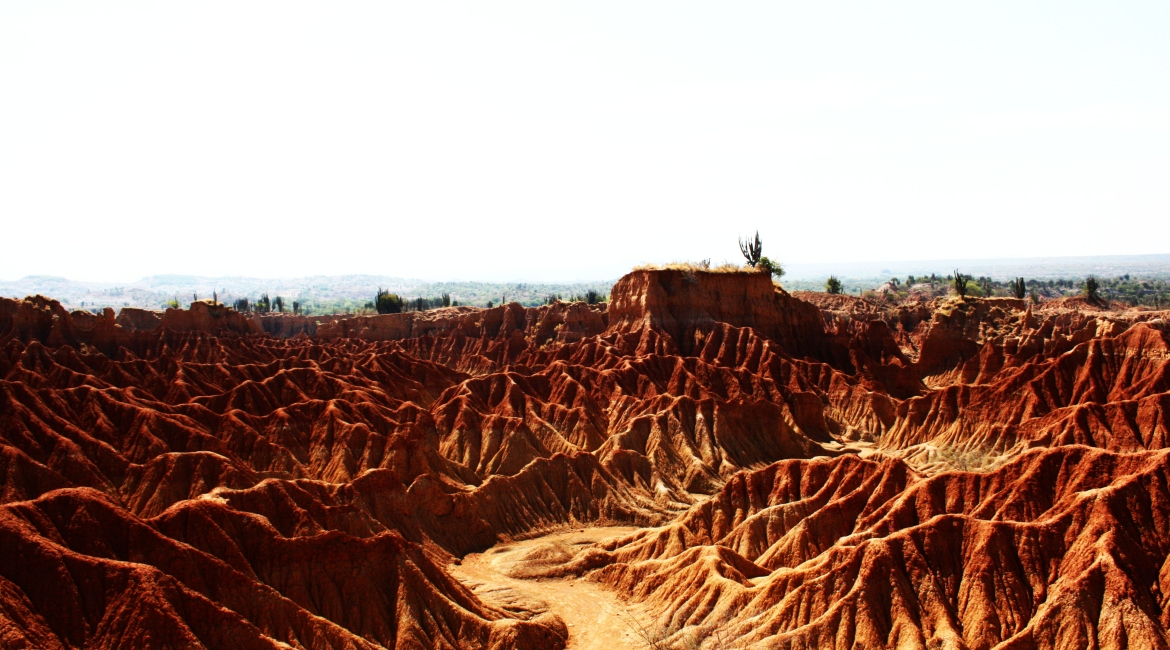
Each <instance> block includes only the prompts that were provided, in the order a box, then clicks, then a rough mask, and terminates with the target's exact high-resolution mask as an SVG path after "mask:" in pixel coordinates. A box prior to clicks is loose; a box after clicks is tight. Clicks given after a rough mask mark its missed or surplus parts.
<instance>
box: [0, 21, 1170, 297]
mask: <svg viewBox="0 0 1170 650" xmlns="http://www.w3.org/2000/svg"><path fill="white" fill-rule="evenodd" d="M1168 34H1170V3H1167V2H1150V3H1128V2H1127V3H1102V2H1094V3H1088V2H1067V1H1062V2H1050V3H1040V2H1030V3H1019V2H978V3H973V2H969V3H957V2H922V3H913V2H881V3H876V2H865V3H841V2H791V3H780V2H775V1H769V2H760V3H751V2H704V3H689V2H679V1H677V0H672V1H671V2H661V3H651V2H629V1H628V0H627V1H624V2H598V1H590V2H580V3H565V2H547V1H545V2H532V3H511V2H496V1H492V2H483V1H476V2H466V3H464V2H442V1H433V2H432V1H425V2H386V1H379V2H371V3H366V2H353V1H346V2H334V3H328V2H314V3H297V2H288V1H284V0H282V1H281V2H273V3H260V2H240V1H238V0H233V1H232V2H206V1H200V2H142V3H122V2H113V1H108V0H103V1H102V2H92V1H89V2H24V1H18V0H5V1H4V2H0V233H2V239H3V245H2V248H0V250H2V251H3V252H2V253H0V279H7V280H11V279H15V278H18V277H21V276H24V275H31V274H52V275H63V276H66V277H69V278H72V279H81V280H84V279H91V280H115V281H122V280H134V279H137V278H139V277H141V276H144V275H150V274H157V273H192V274H203V275H229V274H230V275H239V274H242V275H253V276H303V275H312V274H344V273H378V274H386V275H398V276H406V277H417V278H426V279H434V280H441V279H468V280H475V279H493V280H509V279H529V280H539V279H549V280H553V279H558V280H565V279H600V278H610V277H616V276H618V275H620V274H621V273H623V272H624V271H626V270H628V269H629V268H630V267H631V266H632V265H635V264H639V263H643V262H652V261H654V262H666V261H671V260H681V259H701V258H706V257H711V258H713V259H714V261H716V262H719V261H722V260H723V259H728V260H735V259H736V258H738V257H739V253H738V250H737V248H736V245H735V242H736V237H737V235H740V234H750V233H751V232H752V231H754V230H755V229H757V228H758V229H759V231H760V234H761V237H762V238H763V239H764V252H765V254H767V255H769V256H770V257H773V258H776V259H779V260H782V261H786V262H820V261H826V262H827V261H845V260H912V259H938V258H952V259H953V258H964V257H977V258H988V257H1024V256H1039V255H1093V254H1127V253H1164V252H1170V36H1168Z"/></svg>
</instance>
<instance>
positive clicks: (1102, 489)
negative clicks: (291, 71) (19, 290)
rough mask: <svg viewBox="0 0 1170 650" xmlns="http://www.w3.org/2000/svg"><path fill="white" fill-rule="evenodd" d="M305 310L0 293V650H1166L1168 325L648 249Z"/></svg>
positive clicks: (1142, 317) (1149, 316)
mask: <svg viewBox="0 0 1170 650" xmlns="http://www.w3.org/2000/svg"><path fill="white" fill-rule="evenodd" d="M309 325H310V324H309V323H307V322H306V323H300V322H299V321H298V322H293V323H275V324H274V323H269V322H263V321H257V320H256V319H255V318H252V317H248V316H246V315H243V314H237V313H236V312H234V311H232V310H230V309H227V308H225V307H222V306H218V305H213V304H207V303H196V304H195V305H193V306H192V308H191V309H189V310H168V311H167V312H165V313H163V314H152V313H149V312H144V311H142V310H124V312H123V313H122V314H119V315H117V316H116V317H115V315H114V314H113V312H112V311H111V312H106V313H105V314H103V315H100V316H95V315H92V314H85V313H82V312H75V313H72V314H71V313H69V312H66V311H65V310H64V309H62V308H61V306H60V305H59V304H57V303H55V302H54V301H52V300H50V299H46V298H41V297H36V298H30V299H27V300H24V301H14V300H5V299H0V479H2V483H0V502H2V503H0V536H3V539H4V542H3V548H4V549H5V550H6V552H5V553H3V554H0V556H2V557H0V639H2V640H3V642H2V645H4V647H38V648H40V647H50V648H57V647H60V648H70V647H92V648H105V647H110V648H113V647H125V646H150V647H200V646H202V647H223V648H228V647H302V648H365V647H371V648H376V647H386V648H429V647H441V648H513V647H521V648H524V647H532V648H546V647H547V648H560V647H566V645H567V646H568V647H593V646H590V644H599V643H603V642H608V643H617V642H618V641H616V640H615V639H622V640H623V641H621V642H623V643H625V642H627V640H628V639H631V638H632V639H633V641H632V643H634V644H638V643H642V644H646V643H650V644H652V645H655V644H656V645H657V646H658V647H693V646H695V645H699V646H700V647H704V648H715V647H737V646H738V647H761V648H763V647H769V648H770V647H793V648H796V647H839V648H848V647H854V645H860V646H865V647H882V646H901V647H959V648H990V647H1005V648H1007V647H1012V648H1015V647H1019V648H1024V647H1067V646H1069V645H1074V646H1082V645H1083V646H1090V647H1091V646H1096V647H1126V645H1127V644H1128V645H1129V646H1131V647H1133V646H1134V645H1135V644H1137V645H1138V646H1141V647H1165V646H1166V645H1167V632H1166V630H1167V625H1168V622H1170V619H1168V618H1167V616H1168V614H1167V613H1166V602H1165V596H1164V594H1165V593H1166V587H1167V585H1164V584H1163V582H1164V580H1163V577H1162V574H1163V573H1164V571H1163V567H1164V566H1165V565H1166V561H1167V542H1166V538H1167V537H1168V534H1167V521H1170V510H1168V507H1167V504H1168V503H1170V502H1168V500H1167V498H1166V487H1165V486H1166V484H1167V481H1166V476H1165V470H1166V462H1167V457H1166V453H1167V452H1166V451H1164V450H1165V448H1166V447H1167V445H1166V437H1167V429H1168V428H1170V427H1168V424H1170V416H1168V415H1167V405H1168V399H1170V398H1168V390H1170V337H1168V334H1167V325H1166V320H1165V313H1161V312H1148V311H1131V312H1118V311H1109V310H1106V309H1085V308H1082V307H1081V306H1078V305H1072V306H1070V305H1060V304H1058V305H1050V306H1033V305H1029V304H1026V303H1024V302H1023V301H1015V300H1009V299H985V300H980V299H970V300H957V299H950V300H937V301H933V302H929V303H916V304H910V305H902V306H900V307H897V308H885V307H881V306H877V305H874V304H872V303H866V302H865V301H859V299H852V298H846V297H841V296H836V297H831V298H830V297H822V296H818V295H802V296H800V297H798V296H793V295H790V294H788V293H786V292H784V291H783V290H782V289H779V288H777V287H775V286H774V285H773V284H772V283H771V281H770V280H769V279H768V277H767V276H765V275H763V274H758V273H705V272H702V271H679V270H662V271H636V272H634V273H631V274H630V275H628V276H626V277H625V278H623V279H622V280H621V281H619V282H618V284H617V285H615V287H614V289H613V292H612V300H611V302H610V304H609V305H608V306H605V305H601V306H596V305H594V306H590V305H585V304H583V303H571V304H567V303H557V304H554V305H548V306H544V307H540V308H527V309H526V308H523V307H520V306H519V305H515V304H512V305H504V306H501V307H497V308H494V309H487V310H484V309H474V308H465V307H463V308H450V309H442V310H435V311H432V312H420V313H409V314H392V315H385V316H370V317H357V318H332V319H321V320H320V321H319V322H316V321H315V322H314V323H312V324H311V325H312V327H310V326H309ZM310 332H313V333H314V336H308V334H309V333H310ZM282 334H283V335H288V336H291V338H282V337H281V335H282ZM857 452H860V453H857ZM621 526H625V527H627V528H620V527H621ZM615 527H617V528H615ZM619 533H620V534H619ZM610 535H617V537H608V536H610ZM9 549H13V550H14V552H7V551H8V550H9ZM542 593H543V594H545V595H544V597H542V596H541V594H542ZM580 593H588V594H591V596H590V598H592V599H593V600H596V601H597V602H601V603H604V604H607V607H608V608H609V609H607V610H606V611H613V612H615V616H617V618H614V617H607V615H604V612H603V613H602V614H598V613H597V612H593V611H588V612H582V611H580V610H581V609H582V607H583V603H584V601H583V600H581V597H579V596H576V595H575V594H580ZM599 611H600V610H599ZM618 614H622V615H629V616H630V617H632V618H628V619H622V618H621V616H618ZM590 616H593V617H594V618H592V619H591V618H589V617H590ZM598 617H600V618H598ZM590 621H591V622H590ZM619 623H620V624H621V625H618V624H619ZM584 627H590V628H591V630H592V628H596V630H593V631H605V630H609V632H605V633H604V634H593V635H592V636H590V635H589V634H586V633H585V632H584V631H583V630H582V629H579V628H584ZM621 628H624V630H623V629H621ZM611 632H612V633H611ZM631 633H632V636H630V634H631Z"/></svg>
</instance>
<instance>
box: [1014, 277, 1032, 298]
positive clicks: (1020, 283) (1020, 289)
mask: <svg viewBox="0 0 1170 650" xmlns="http://www.w3.org/2000/svg"><path fill="white" fill-rule="evenodd" d="M1009 284H1010V285H1011V289H1012V295H1013V296H1015V297H1016V298H1018V299H1019V300H1023V299H1024V295H1025V294H1027V292H1028V289H1027V287H1025V286H1024V278H1016V279H1015V280H1012V281H1011V282H1010V283H1009Z"/></svg>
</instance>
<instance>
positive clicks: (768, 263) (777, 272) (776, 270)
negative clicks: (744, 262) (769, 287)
mask: <svg viewBox="0 0 1170 650" xmlns="http://www.w3.org/2000/svg"><path fill="white" fill-rule="evenodd" d="M756 268H757V269H760V270H761V271H767V272H768V275H770V276H772V277H776V278H779V277H781V276H783V275H784V267H783V266H781V265H780V263H779V262H773V261H772V260H770V259H768V258H767V257H761V258H760V261H758V262H756Z"/></svg>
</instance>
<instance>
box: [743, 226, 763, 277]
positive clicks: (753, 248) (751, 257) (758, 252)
mask: <svg viewBox="0 0 1170 650" xmlns="http://www.w3.org/2000/svg"><path fill="white" fill-rule="evenodd" d="M739 252H741V253H743V257H744V259H746V260H747V263H748V266H750V267H752V268H755V267H756V265H757V264H759V263H760V258H761V257H762V256H763V252H764V244H763V242H761V241H760V231H758V230H757V231H756V236H755V239H749V240H748V241H746V242H745V241H744V240H742V239H740V240H739Z"/></svg>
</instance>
